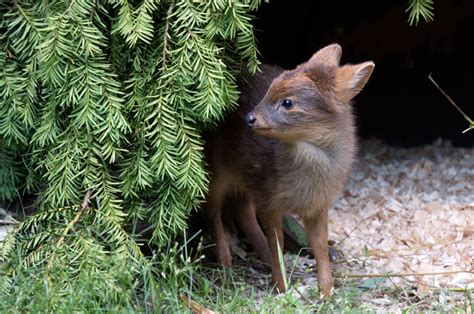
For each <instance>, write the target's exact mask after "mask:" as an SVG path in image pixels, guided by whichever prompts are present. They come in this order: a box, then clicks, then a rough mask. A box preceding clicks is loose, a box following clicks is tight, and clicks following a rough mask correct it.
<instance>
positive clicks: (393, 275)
mask: <svg viewBox="0 0 474 314" xmlns="http://www.w3.org/2000/svg"><path fill="white" fill-rule="evenodd" d="M459 273H470V274H472V271H469V270H453V271H444V272H443V271H441V272H432V273H398V274H365V275H364V274H349V275H342V274H341V275H337V276H336V277H337V278H390V277H408V276H435V275H449V274H459Z"/></svg>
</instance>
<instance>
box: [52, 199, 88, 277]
mask: <svg viewBox="0 0 474 314" xmlns="http://www.w3.org/2000/svg"><path fill="white" fill-rule="evenodd" d="M90 198H91V191H90V190H88V191H87V192H86V194H85V195H84V200H83V201H82V204H81V207H80V208H79V211H78V212H77V214H76V216H75V217H74V219H73V220H71V222H69V224H68V225H67V226H66V228H65V229H64V232H63V235H62V236H61V237H60V238H59V240H58V242H56V250H57V249H58V248H59V247H60V246H61V245H62V244H63V243H64V240H65V239H66V235H67V234H68V233H69V231H71V229H72V228H74V226H75V225H76V223H77V222H78V221H79V219H80V218H81V216H82V214H83V213H84V212H85V210H86V209H87V208H88V207H89V200H90ZM56 250H55V251H54V252H53V254H51V258H50V259H49V262H48V266H47V269H48V273H49V271H50V270H51V267H52V266H53V262H54V260H55V259H56ZM48 279H49V276H48Z"/></svg>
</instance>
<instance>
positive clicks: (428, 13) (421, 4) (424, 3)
mask: <svg viewBox="0 0 474 314" xmlns="http://www.w3.org/2000/svg"><path fill="white" fill-rule="evenodd" d="M405 12H408V13H409V14H408V23H409V24H410V26H413V24H415V25H418V22H419V21H420V17H423V19H424V20H425V21H426V22H431V21H433V17H434V8H433V0H408V8H407V9H406V11H405Z"/></svg>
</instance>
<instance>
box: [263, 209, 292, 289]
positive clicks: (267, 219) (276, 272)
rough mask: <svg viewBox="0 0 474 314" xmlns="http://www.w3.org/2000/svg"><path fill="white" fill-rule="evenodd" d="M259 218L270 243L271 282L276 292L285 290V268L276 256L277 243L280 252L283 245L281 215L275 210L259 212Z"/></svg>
mask: <svg viewBox="0 0 474 314" xmlns="http://www.w3.org/2000/svg"><path fill="white" fill-rule="evenodd" d="M259 220H260V223H261V224H262V226H263V229H264V231H265V234H266V236H267V240H268V244H269V245H270V253H271V261H272V280H273V283H274V284H275V285H276V287H277V289H278V292H280V293H281V292H285V290H286V289H285V284H284V281H283V276H285V277H286V270H285V269H283V270H282V268H281V265H280V258H279V256H278V245H280V251H281V253H282V254H283V247H284V243H283V225H282V215H281V213H280V212H277V211H274V212H265V213H260V214H259Z"/></svg>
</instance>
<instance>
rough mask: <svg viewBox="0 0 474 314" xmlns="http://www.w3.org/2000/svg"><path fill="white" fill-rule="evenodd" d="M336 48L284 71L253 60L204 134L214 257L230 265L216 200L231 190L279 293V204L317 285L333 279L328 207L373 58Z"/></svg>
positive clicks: (348, 152) (346, 160) (344, 170)
mask: <svg viewBox="0 0 474 314" xmlns="http://www.w3.org/2000/svg"><path fill="white" fill-rule="evenodd" d="M341 53H342V49H341V47H340V46H339V45H337V44H332V45H329V46H327V47H324V48H322V49H321V50H319V51H317V52H316V53H315V54H314V55H313V56H312V57H311V58H310V59H309V60H308V61H307V62H306V63H303V64H301V65H299V66H298V67H296V69H294V70H290V71H284V70H283V69H281V68H279V67H275V66H268V65H263V66H262V67H261V72H259V73H257V74H255V75H254V76H252V77H249V78H247V80H246V81H245V82H244V83H243V84H242V86H241V96H240V100H239V105H240V107H239V108H238V110H237V111H236V113H235V114H234V115H233V116H232V117H231V118H230V119H229V120H228V121H227V122H226V124H225V125H223V126H222V127H221V128H220V129H219V130H218V131H217V136H216V138H215V139H214V143H213V147H212V153H211V158H210V164H211V172H212V179H211V184H210V190H209V195H208V198H207V206H206V210H205V213H206V214H207V217H208V220H209V221H210V224H211V228H212V231H213V236H214V240H215V242H216V253H217V259H218V262H219V263H220V264H222V265H224V266H227V267H230V266H231V265H232V259H231V254H230V249H229V239H228V236H227V232H226V230H225V226H224V224H223V222H222V213H223V212H225V208H222V204H223V200H224V198H225V197H226V196H227V195H229V194H234V195H238V196H239V197H240V200H241V206H240V207H239V208H238V209H237V210H236V212H235V213H233V214H234V216H235V218H236V221H237V224H238V225H239V226H240V228H241V229H242V231H243V233H244V234H245V236H246V238H247V239H248V240H249V241H250V243H251V244H252V246H253V248H254V250H255V251H256V252H257V254H258V255H259V256H260V257H261V258H262V259H263V260H266V261H269V262H271V268H272V279H273V282H274V283H275V284H276V286H277V288H278V290H279V291H280V292H282V291H284V289H285V287H284V282H283V276H286V274H282V272H281V268H280V261H279V253H278V245H279V246H280V249H281V252H283V230H282V215H283V214H284V213H293V214H297V215H299V216H300V218H301V219H302V221H303V223H304V227H305V230H306V234H307V237H308V240H309V243H310V246H311V249H312V250H313V253H314V256H315V258H316V262H317V278H318V284H319V287H320V291H321V292H322V294H323V295H324V296H325V297H328V296H329V295H330V293H331V289H332V288H333V278H332V275H331V269H330V262H329V258H328V209H329V208H330V207H331V206H332V204H333V202H334V201H335V199H336V197H337V196H338V195H339V194H340V193H341V191H342V190H343V187H344V184H345V182H346V179H347V176H348V173H349V170H350V167H351V164H352V162H353V159H354V154H355V151H356V139H355V126H354V118H353V114H352V108H351V99H352V98H353V97H354V96H356V95H357V94H358V93H359V92H360V91H361V90H362V88H363V87H364V85H365V84H366V83H367V81H368V79H369V77H370V75H371V74H372V70H373V69H374V66H375V65H374V63H373V62H371V61H369V62H364V63H360V64H355V65H350V64H347V65H343V66H340V65H339V61H340V58H341ZM260 225H261V226H262V228H263V231H264V232H263V231H262V229H261V228H260Z"/></svg>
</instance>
